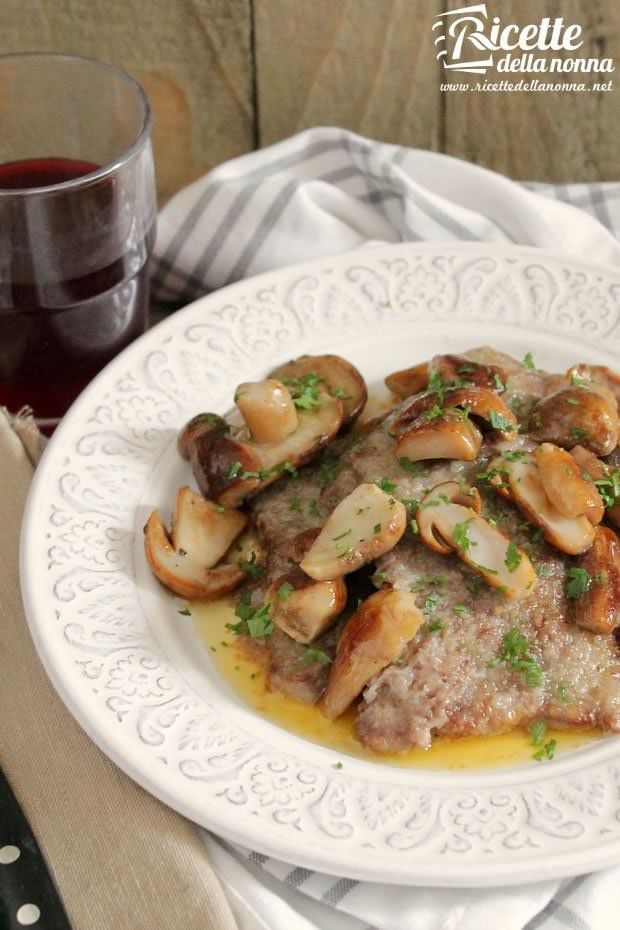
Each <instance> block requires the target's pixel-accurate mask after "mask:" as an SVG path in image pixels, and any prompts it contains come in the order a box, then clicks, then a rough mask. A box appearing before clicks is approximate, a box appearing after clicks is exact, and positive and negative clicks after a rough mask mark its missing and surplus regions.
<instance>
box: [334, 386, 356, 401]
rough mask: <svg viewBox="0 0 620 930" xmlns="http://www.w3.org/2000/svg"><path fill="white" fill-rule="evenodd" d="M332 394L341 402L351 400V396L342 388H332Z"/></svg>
mask: <svg viewBox="0 0 620 930" xmlns="http://www.w3.org/2000/svg"><path fill="white" fill-rule="evenodd" d="M331 393H332V396H333V397H338V398H339V399H340V400H351V395H350V394H347V392H346V391H345V389H344V388H341V387H335V388H332V391H331Z"/></svg>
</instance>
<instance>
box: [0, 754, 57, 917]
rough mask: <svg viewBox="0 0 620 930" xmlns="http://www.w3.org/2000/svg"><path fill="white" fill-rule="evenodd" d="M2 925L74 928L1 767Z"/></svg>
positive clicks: (0, 877)
mask: <svg viewBox="0 0 620 930" xmlns="http://www.w3.org/2000/svg"><path fill="white" fill-rule="evenodd" d="M0 927H2V930H21V928H22V927H34V928H36V930H71V925H70V924H69V920H68V918H67V915H66V913H65V909H64V907H63V906H62V902H61V900H60V898H59V896H58V892H57V891H56V888H55V887H54V884H53V882H52V878H51V876H50V874H49V872H48V870H47V865H46V863H45V859H44V858H43V856H42V854H41V850H40V849H39V846H38V844H37V841H36V839H35V838H34V836H33V834H32V831H31V829H30V826H29V824H28V821H27V820H26V818H25V816H24V814H23V813H22V811H21V809H20V807H19V804H18V803H17V800H16V798H15V795H14V794H13V792H12V791H11V788H10V785H9V783H8V781H7V780H6V778H5V776H4V774H3V773H2V771H1V770H0Z"/></svg>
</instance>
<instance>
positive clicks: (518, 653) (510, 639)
mask: <svg viewBox="0 0 620 930" xmlns="http://www.w3.org/2000/svg"><path fill="white" fill-rule="evenodd" d="M502 662H503V663H505V664H506V665H508V666H509V668H512V669H514V670H515V671H518V672H523V674H524V676H525V682H526V684H527V685H528V687H529V688H538V687H540V686H541V685H542V683H543V682H544V680H545V673H544V671H543V669H542V668H541V666H540V665H539V664H538V662H537V661H536V659H535V658H534V656H533V655H532V653H531V652H530V642H529V640H528V638H527V636H524V635H523V633H522V632H521V631H520V630H519V629H517V627H513V628H512V629H511V630H509V631H508V633H506V635H505V636H504V639H503V642H502V651H501V652H500V653H499V655H498V656H497V657H496V658H495V659H491V661H490V662H489V668H495V667H496V666H497V665H500V664H501V663H502Z"/></svg>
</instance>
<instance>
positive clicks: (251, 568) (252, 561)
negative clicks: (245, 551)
mask: <svg viewBox="0 0 620 930" xmlns="http://www.w3.org/2000/svg"><path fill="white" fill-rule="evenodd" d="M237 565H238V566H239V568H240V569H241V571H242V572H247V574H248V575H250V576H251V577H252V578H260V576H261V575H262V574H263V573H264V571H265V569H264V568H263V566H262V565H259V564H258V563H257V561H256V553H255V552H253V553H252V554H251V555H250V558H249V560H247V561H244V560H243V559H239V561H238V562H237Z"/></svg>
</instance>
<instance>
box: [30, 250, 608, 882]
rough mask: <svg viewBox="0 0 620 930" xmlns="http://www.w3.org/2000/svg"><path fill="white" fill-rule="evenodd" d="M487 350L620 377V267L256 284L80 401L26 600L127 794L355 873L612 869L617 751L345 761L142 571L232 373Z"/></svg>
mask: <svg viewBox="0 0 620 930" xmlns="http://www.w3.org/2000/svg"><path fill="white" fill-rule="evenodd" d="M480 343H489V344H491V345H493V346H496V347H497V348H499V349H504V350H507V351H509V352H513V353H514V354H515V355H517V356H518V357H521V356H522V355H523V354H524V353H525V352H526V351H528V350H531V351H532V352H533V353H534V354H535V357H536V360H537V362H538V363H539V364H540V365H541V366H545V367H549V368H552V369H556V370H562V369H565V368H566V367H567V366H568V365H569V364H570V363H573V362H575V361H585V362H602V363H604V364H610V365H615V366H616V367H618V365H619V363H620V358H619V350H620V273H616V272H613V271H608V270H604V269H600V268H595V267H593V266H586V265H581V264H579V263H575V262H567V261H565V260H563V259H560V258H557V257H554V256H552V255H550V254H545V253H543V252H541V251H534V250H529V249H517V248H509V247H492V246H488V245H470V246H461V247H459V246H455V245H445V246H442V245H427V246H420V245H398V246H389V247H379V248H373V249H367V250H365V251H360V252H357V253H353V254H349V255H344V256H341V257H338V258H334V259H331V260H324V261H320V262H315V263H312V264H308V265H303V266H297V267H294V268H287V269H284V270H282V271H279V272H277V273H271V274H267V275H263V276H261V277H259V278H255V279H252V280H248V281H245V282H242V283H240V284H237V285H234V286H233V287H230V288H227V289H226V290H222V291H220V292H217V293H215V294H213V295H211V296H209V297H206V298H204V299H202V300H199V301H197V302H196V303H195V304H193V305H192V306H190V307H188V308H186V309H185V310H183V311H181V312H179V313H177V314H175V315H173V316H172V317H171V318H169V319H168V320H167V321H165V322H164V323H162V324H160V325H159V326H158V327H156V328H155V329H153V330H151V331H150V332H149V333H147V335H146V336H144V337H143V338H142V339H140V340H138V341H137V342H136V343H135V344H134V345H132V346H131V347H130V348H129V349H127V350H126V351H125V352H124V353H123V354H122V355H121V356H120V357H119V358H118V359H116V360H115V361H114V362H113V363H112V364H111V365H110V366H109V367H108V368H107V369H106V370H105V371H104V372H103V373H102V374H101V375H100V376H99V377H98V378H97V379H96V380H95V381H94V383H93V384H92V385H91V386H90V387H89V388H88V389H87V390H86V391H85V392H84V394H82V396H81V397H80V398H79V400H78V401H77V402H76V404H75V405H74V406H73V408H72V409H71V411H70V413H69V414H68V416H67V417H66V418H65V420H64V422H63V423H62V425H61V427H60V428H59V429H58V431H57V433H56V435H55V437H54V439H53V441H52V443H51V445H50V447H49V449H48V450H47V452H46V454H45V457H44V460H43V462H42V463H41V465H40V467H39V468H38V470H37V473H36V478H35V481H34V483H33V487H32V491H31V495H30V499H29V502H28V508H27V512H26V516H25V520H24V531H23V540H22V584H23V593H24V599H25V604H26V610H27V614H28V619H29V622H30V626H31V629H32V634H33V637H34V639H35V642H36V645H37V648H38V650H39V653H40V655H41V658H42V660H43V662H44V664H45V666H46V668H47V671H48V673H49V675H50V677H51V679H52V681H53V682H54V684H55V686H56V688H57V689H58V691H59V693H60V694H61V696H62V698H63V699H64V701H65V703H66V704H67V706H68V708H69V709H70V711H71V712H72V713H73V714H74V715H75V717H76V718H77V719H78V721H79V722H80V723H81V724H82V726H83V727H84V729H85V730H86V731H87V732H88V733H89V734H90V736H91V737H92V738H93V739H94V740H95V742H97V743H98V745H99V746H100V747H101V748H102V749H103V751H104V752H106V753H107V754H108V755H109V756H110V757H111V758H112V759H113V760H114V761H115V762H116V763H117V764H118V765H119V766H120V767H121V768H122V769H124V770H125V771H126V772H127V773H128V774H129V775H130V776H131V777H132V778H134V779H135V780H136V781H137V782H139V783H140V784H141V785H143V786H144V787H145V788H146V789H147V790H149V791H150V792H152V793H153V794H155V795H156V796H157V797H159V798H161V799H162V800H163V801H165V802H166V803H167V804H169V805H171V806H172V807H174V808H176V809H177V810H179V811H181V812H182V813H183V814H185V815H187V816H188V817H190V818H192V819H193V820H194V821H196V822H197V823H199V824H202V825H204V826H206V827H209V828H211V829H212V830H214V831H216V832H217V833H220V834H222V835H224V836H226V837H228V838H230V839H232V840H235V841H237V842H239V843H242V844H245V845H246V846H250V847H253V848H254V849H256V850H258V851H260V852H263V853H267V854H269V855H274V856H277V857H279V858H280V859H284V860H288V861H290V862H293V863H296V864H298V865H301V866H305V867H308V868H314V869H320V870H322V871H325V872H332V873H335V874H340V875H343V876H349V877H352V878H360V879H370V880H376V881H383V882H395V883H410V884H435V885H472V886H474V885H494V884H507V883H516V882H525V881H531V880H537V879H540V878H541V877H545V878H550V877H552V876H562V875H568V874H576V873H579V872H584V871H591V870H593V869H596V868H600V867H602V866H605V865H609V864H611V863H614V862H620V741H618V740H617V739H616V738H609V739H607V740H604V741H602V742H600V743H597V744H596V745H591V746H590V747H587V748H583V749H581V750H579V751H576V752H574V753H573V754H571V755H567V756H564V757H562V758H559V759H557V760H555V761H553V762H552V763H547V764H544V765H541V764H538V763H532V764H528V765H521V766H519V767H515V768H511V769H501V770H496V771H488V772H482V773H472V772H470V773H466V774H463V773H457V772H432V771H427V770H426V771H422V770H420V771H416V770H415V769H398V768H396V767H391V766H387V765H385V764H378V763H370V762H365V761H361V760H358V759H352V758H350V759H349V758H347V759H346V762H345V765H344V768H343V769H342V770H337V769H335V768H334V764H335V763H336V762H337V761H339V760H341V759H342V758H343V756H342V753H338V754H336V753H334V752H333V751H331V750H329V749H326V748H322V747H320V746H316V745H314V744H312V743H310V742H308V741H305V740H303V739H302V738H300V737H297V736H294V735H291V734H290V733H288V732H286V731H284V730H282V729H280V728H278V727H277V726H275V725H273V724H271V723H269V722H267V721H265V720H263V719H261V718H259V717H258V716H257V715H256V714H255V713H254V712H253V711H251V710H250V709H249V708H247V707H246V706H243V704H242V703H241V701H240V699H238V698H237V697H236V696H235V694H233V693H232V691H231V689H230V687H229V686H228V685H227V684H225V683H224V682H223V680H222V679H221V678H220V677H219V674H218V672H217V670H216V669H215V668H214V666H213V665H212V663H211V661H210V657H209V653H208V652H207V651H206V650H205V649H204V647H203V646H202V645H201V644H200V642H199V641H198V640H197V639H195V638H194V635H193V633H192V630H191V626H190V624H189V623H187V622H186V621H184V620H183V618H182V617H179V616H178V613H177V608H178V602H175V599H174V598H173V597H172V596H168V595H167V594H166V593H165V592H164V591H163V590H162V589H161V588H160V587H159V585H158V584H157V582H156V581H155V580H154V579H153V577H152V576H151V574H150V572H149V571H148V570H147V568H146V566H145V561H144V556H143V549H142V525H143V523H144V521H145V516H146V515H147V514H148V513H149V512H150V511H151V510H152V509H153V508H162V509H165V508H167V507H169V506H170V505H171V503H172V501H173V499H174V492H175V490H176V487H177V486H178V485H179V484H181V483H182V482H184V481H186V480H188V477H189V470H188V467H187V466H186V465H185V463H183V462H181V461H180V459H179V457H178V455H177V453H176V450H175V442H174V440H175V436H176V432H177V429H178V428H179V426H180V425H181V424H183V423H184V421H185V420H187V418H188V417H189V416H191V415H193V414H195V413H196V412H198V411H199V410H202V409H205V408H208V409H211V410H215V411H221V412H223V411H225V410H226V409H228V407H229V406H230V400H231V397H232V393H233V390H234V388H235V386H236V385H237V384H238V383H239V381H241V380H252V379H256V378H258V377H260V376H262V375H263V374H264V373H265V372H266V371H267V370H268V369H269V368H270V367H272V366H274V365H276V364H278V363H280V362H282V361H284V360H285V359H288V358H290V357H292V356H295V355H298V354H300V353H301V352H313V353H314V352H324V351H331V352H333V351H336V352H340V353H341V354H343V355H345V356H346V357H347V358H349V359H350V360H351V361H353V362H354V363H355V364H356V365H358V366H359V367H360V368H361V370H362V371H363V373H364V374H365V375H366V377H367V379H368V380H369V382H370V383H371V384H372V383H377V384H378V383H380V381H381V379H382V377H383V375H384V374H386V373H387V372H388V371H390V370H392V369H395V368H401V367H404V366H406V365H410V364H412V363H414V362H415V361H418V360H422V359H425V358H427V357H428V356H429V355H432V354H433V353H434V352H437V351H449V350H452V351H458V350H459V349H463V348H465V347H467V346H472V345H475V344H480Z"/></svg>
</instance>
